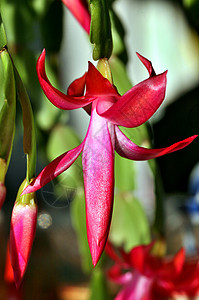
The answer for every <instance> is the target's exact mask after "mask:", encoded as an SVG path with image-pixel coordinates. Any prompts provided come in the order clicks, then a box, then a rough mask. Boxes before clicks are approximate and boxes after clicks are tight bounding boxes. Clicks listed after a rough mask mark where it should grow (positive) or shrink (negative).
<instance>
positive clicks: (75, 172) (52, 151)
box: [46, 124, 83, 192]
mask: <svg viewBox="0 0 199 300" xmlns="http://www.w3.org/2000/svg"><path fill="white" fill-rule="evenodd" d="M80 143H81V141H80V139H79V138H78V136H77V135H76V133H75V132H74V130H73V129H72V128H71V127H69V126H66V125H62V124H59V125H57V126H55V127H54V129H53V131H52V132H51V134H50V137H49V140H48V143H47V148H46V150H47V157H48V159H49V161H52V160H53V159H55V158H56V157H57V156H59V155H61V154H62V153H64V152H66V151H68V150H70V149H72V148H74V147H76V146H78V145H79V144H80ZM57 179H58V180H59V183H60V185H61V186H62V188H69V189H70V188H71V189H74V188H75V189H76V188H78V187H80V186H83V178H82V164H81V157H78V158H77V160H76V161H75V163H74V164H73V165H72V166H71V167H70V168H69V169H68V170H67V171H66V172H64V173H62V174H60V175H59V176H58V178H57ZM60 192H61V187H60Z"/></svg>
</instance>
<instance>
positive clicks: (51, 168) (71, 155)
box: [21, 143, 84, 195]
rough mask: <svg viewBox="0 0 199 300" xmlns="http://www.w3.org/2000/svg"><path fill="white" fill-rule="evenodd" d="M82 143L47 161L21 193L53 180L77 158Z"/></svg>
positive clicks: (38, 187)
mask: <svg viewBox="0 0 199 300" xmlns="http://www.w3.org/2000/svg"><path fill="white" fill-rule="evenodd" d="M83 146H84V143H81V144H80V145H79V146H77V147H76V148H74V149H71V150H69V151H67V152H65V153H63V154H62V155H60V156H59V157H57V158H55V159H54V160H53V161H52V162H51V163H49V164H48V165H47V166H46V167H45V168H44V169H43V170H42V171H41V173H40V174H39V175H38V176H37V177H36V178H35V179H34V180H33V181H32V182H31V183H30V185H28V186H27V188H25V189H24V191H23V193H22V194H21V195H24V194H28V193H32V192H35V191H37V190H39V189H40V188H42V187H43V186H44V185H45V184H47V183H48V182H50V181H51V180H53V179H54V178H55V177H57V176H58V175H60V174H61V173H62V172H64V171H66V170H67V169H68V168H69V167H70V166H71V165H72V164H73V163H74V161H75V160H76V159H77V158H78V156H79V155H80V153H81V152H82V149H83Z"/></svg>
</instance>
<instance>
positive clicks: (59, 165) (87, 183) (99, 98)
mask: <svg viewBox="0 0 199 300" xmlns="http://www.w3.org/2000/svg"><path fill="white" fill-rule="evenodd" d="M138 57H139V59H140V60H141V61H142V63H143V64H144V65H145V67H146V68H147V70H148V72H149V75H150V77H149V78H148V79H146V80H144V81H143V82H141V83H139V84H137V85H136V86H134V87H133V88H131V89H130V90H129V91H128V92H126V93H125V94H124V95H123V96H121V95H119V94H118V92H117V90H116V88H115V87H114V86H113V85H112V84H111V83H110V82H109V80H107V79H106V78H104V77H103V76H102V75H101V73H100V72H99V71H98V70H97V69H96V68H95V67H94V66H93V65H92V64H91V63H89V67H88V72H86V73H85V74H84V75H83V76H82V77H81V78H79V79H76V80H75V81H74V82H72V84H71V85H70V86H69V88H68V93H67V95H65V94H63V93H62V92H60V91H58V90H57V89H56V88H54V87H53V86H52V85H51V83H50V82H49V80H48V78H47V76H46V73H45V51H43V53H42V54H41V56H40V57H39V59H38V62H37V73H38V77H39V81H40V85H41V87H42V89H43V91H44V93H45V94H46V96H47V97H48V99H49V100H50V101H51V102H52V103H53V104H54V105H55V106H57V107H59V108H61V109H65V110H71V109H77V108H80V107H83V108H84V109H85V110H86V111H87V112H89V114H91V119H90V124H89V127H88V131H87V133H86V136H85V138H84V140H83V142H82V143H81V144H80V145H79V146H77V147H76V148H74V149H72V150H69V151H67V152H66V153H63V154H62V155H61V156H59V157H57V158H56V159H55V160H53V161H52V162H51V163H50V164H49V165H48V166H46V167H45V168H44V169H43V170H42V171H41V173H40V174H39V175H38V176H37V178H36V179H35V180H34V181H33V182H32V183H31V184H30V185H29V186H28V187H27V188H26V190H25V191H24V192H23V194H25V193H29V192H33V191H36V190H38V189H40V188H41V187H43V186H44V185H45V184H47V183H48V182H49V181H51V180H52V179H54V178H55V177H57V176H58V175H59V174H61V173H62V172H64V171H65V170H67V169H68V168H69V167H70V166H71V165H72V164H73V163H74V161H75V160H76V159H77V157H78V156H79V155H80V153H81V152H82V165H83V174H84V188H85V198H86V220H87V221H86V222H87V236H88V243H89V247H90V251H91V255H92V261H93V264H94V265H96V263H97V262H98V260H99V258H100V256H101V254H102V251H103V249H104V246H105V244H106V240H107V236H108V233H109V227H110V222H111V215H112V206H113V196H114V151H117V152H118V153H119V154H120V155H121V156H123V157H125V158H128V159H132V160H146V159H152V158H155V157H158V156H162V155H165V154H167V153H171V152H173V151H176V150H179V149H182V148H184V147H185V146H187V145H188V144H190V143H191V142H192V141H193V140H194V139H195V138H196V135H194V136H192V137H190V138H188V139H185V140H183V141H180V142H178V143H175V144H173V145H171V146H170V147H167V148H161V149H146V148H143V147H140V146H137V145H136V144H134V143H133V142H132V141H131V140H130V139H128V138H127V137H126V136H125V135H124V134H123V133H122V131H121V130H120V129H119V127H118V125H119V126H125V127H136V126H139V125H141V124H143V123H145V122H146V121H147V120H148V119H149V118H150V117H151V116H152V115H153V114H154V113H155V112H156V110H157V109H158V107H159V106H160V105H161V103H162V101H163V100H164V97H165V90H166V73H167V72H164V73H162V74H159V75H156V74H155V71H154V70H153V67H152V64H151V62H150V61H148V60H147V59H146V58H144V57H143V56H141V55H139V54H138ZM101 62H102V61H101ZM103 63H105V65H106V67H107V63H108V62H107V61H103ZM106 67H105V73H106V74H107V73H109V71H110V70H109V69H106ZM84 90H85V93H84Z"/></svg>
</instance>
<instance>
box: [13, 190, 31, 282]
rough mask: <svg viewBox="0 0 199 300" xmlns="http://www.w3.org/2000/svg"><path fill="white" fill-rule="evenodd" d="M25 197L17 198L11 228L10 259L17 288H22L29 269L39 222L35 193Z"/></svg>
mask: <svg viewBox="0 0 199 300" xmlns="http://www.w3.org/2000/svg"><path fill="white" fill-rule="evenodd" d="M19 195H20V194H19ZM25 196H26V198H25V199H24V196H20V197H19V199H18V197H17V201H16V202H15V205H14V208H13V211H12V217H11V227H10V259H11V264H12V268H13V272H14V280H15V284H16V287H17V288H18V287H19V286H20V284H21V281H22V279H23V276H24V273H25V271H26V268H27V264H28V260H29V257H30V253H31V249H32V244H33V240H34V237H35V231H36V221H37V205H36V204H35V199H34V198H35V193H31V194H27V195H25ZM27 196H28V197H27ZM24 200H25V201H24Z"/></svg>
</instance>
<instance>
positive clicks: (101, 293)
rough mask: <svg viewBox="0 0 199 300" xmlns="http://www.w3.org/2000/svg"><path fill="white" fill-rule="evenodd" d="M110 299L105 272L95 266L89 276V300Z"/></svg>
mask: <svg viewBox="0 0 199 300" xmlns="http://www.w3.org/2000/svg"><path fill="white" fill-rule="evenodd" d="M102 299H103V300H110V299H111V296H110V294H109V291H108V287H107V280H106V276H105V274H104V273H103V272H102V270H101V269H100V268H95V269H94V270H93V272H92V278H91V297H90V299H89V300H102Z"/></svg>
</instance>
